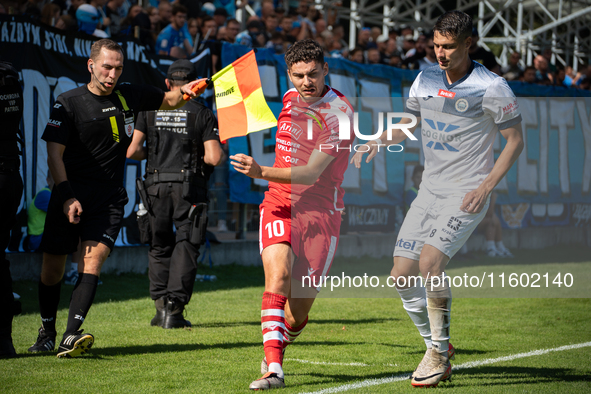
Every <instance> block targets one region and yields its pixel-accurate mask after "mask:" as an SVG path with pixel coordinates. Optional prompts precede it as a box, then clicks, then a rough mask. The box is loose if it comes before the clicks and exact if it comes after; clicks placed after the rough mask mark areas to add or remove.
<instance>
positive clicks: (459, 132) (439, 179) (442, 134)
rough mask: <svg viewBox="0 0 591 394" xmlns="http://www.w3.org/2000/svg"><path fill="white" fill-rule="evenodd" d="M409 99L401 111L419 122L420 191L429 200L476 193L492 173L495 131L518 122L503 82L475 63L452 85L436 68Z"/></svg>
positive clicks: (518, 115)
mask: <svg viewBox="0 0 591 394" xmlns="http://www.w3.org/2000/svg"><path fill="white" fill-rule="evenodd" d="M409 96H410V97H409V99H408V100H407V102H406V111H407V112H409V113H412V114H413V115H415V116H420V117H421V120H422V122H421V134H422V142H423V151H424V153H425V171H424V173H423V181H422V183H421V188H423V187H425V188H427V189H428V190H429V191H430V192H432V193H434V194H456V193H457V194H462V193H464V194H465V193H467V192H469V191H472V190H474V189H476V188H477V187H478V186H479V185H480V184H481V183H482V181H484V179H485V178H486V177H487V176H488V174H489V173H490V172H491V170H492V168H493V165H494V154H493V143H494V140H495V137H496V135H497V131H498V130H503V129H506V128H509V127H511V126H514V125H516V124H517V123H520V122H521V113H520V111H519V105H518V104H517V99H516V98H515V95H514V94H513V91H512V90H511V88H510V87H509V85H508V84H507V81H505V79H504V78H502V77H499V76H498V75H496V74H494V73H492V72H490V71H488V70H487V69H486V68H485V67H484V66H483V65H481V64H479V63H476V62H472V67H471V69H470V70H469V71H468V73H467V74H466V75H465V76H464V77H463V78H461V79H460V80H458V81H456V82H455V83H453V84H449V83H448V82H447V77H446V74H445V71H443V70H441V68H440V67H439V65H435V66H432V67H429V68H427V69H425V70H423V71H422V72H421V73H420V74H419V75H418V76H417V78H416V79H415V81H414V83H413V84H412V87H411V89H410V94H409Z"/></svg>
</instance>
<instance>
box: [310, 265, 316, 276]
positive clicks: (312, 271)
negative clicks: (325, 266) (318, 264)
mask: <svg viewBox="0 0 591 394" xmlns="http://www.w3.org/2000/svg"><path fill="white" fill-rule="evenodd" d="M314 272H316V270H314V269H312V267H309V268H308V276H312V274H314Z"/></svg>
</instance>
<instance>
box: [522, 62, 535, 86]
mask: <svg viewBox="0 0 591 394" xmlns="http://www.w3.org/2000/svg"><path fill="white" fill-rule="evenodd" d="M520 80H521V81H522V82H526V83H536V69H535V67H534V66H527V67H526V68H525V70H523V75H522V76H521V78H520Z"/></svg>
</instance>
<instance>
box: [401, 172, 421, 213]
mask: <svg viewBox="0 0 591 394" xmlns="http://www.w3.org/2000/svg"><path fill="white" fill-rule="evenodd" d="M423 171H425V167H423V166H421V165H416V166H415V168H413V170H412V177H411V180H412V186H411V187H410V188H409V189H407V190H406V191H405V192H404V213H405V214H406V212H408V210H409V209H410V204H412V202H413V201H414V200H415V198H417V195H418V194H419V187H420V185H421V180H423Z"/></svg>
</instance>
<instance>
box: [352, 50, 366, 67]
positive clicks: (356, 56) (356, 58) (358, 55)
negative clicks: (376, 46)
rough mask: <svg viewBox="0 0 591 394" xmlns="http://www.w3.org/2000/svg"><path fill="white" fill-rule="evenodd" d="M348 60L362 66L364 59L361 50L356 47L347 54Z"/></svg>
mask: <svg viewBox="0 0 591 394" xmlns="http://www.w3.org/2000/svg"><path fill="white" fill-rule="evenodd" d="M349 60H351V61H352V62H355V63H361V64H363V63H364V62H365V59H364V58H363V49H362V48H359V47H356V48H355V49H353V50H352V51H351V52H349Z"/></svg>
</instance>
